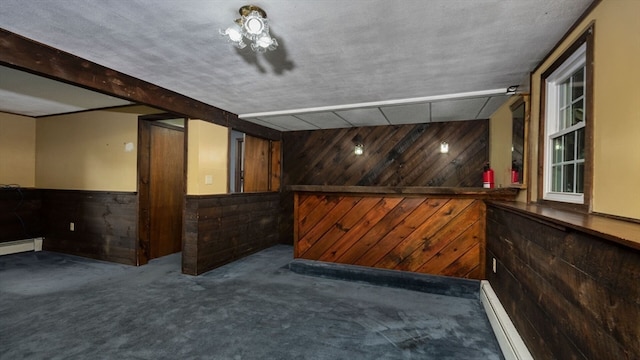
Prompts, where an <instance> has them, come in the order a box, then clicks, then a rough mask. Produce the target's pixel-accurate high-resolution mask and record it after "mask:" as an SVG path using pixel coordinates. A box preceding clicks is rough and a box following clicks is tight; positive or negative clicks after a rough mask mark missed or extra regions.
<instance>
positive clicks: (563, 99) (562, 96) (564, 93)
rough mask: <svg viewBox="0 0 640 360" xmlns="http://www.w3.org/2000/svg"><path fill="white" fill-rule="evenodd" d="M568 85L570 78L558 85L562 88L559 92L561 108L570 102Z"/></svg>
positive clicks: (559, 105)
mask: <svg viewBox="0 0 640 360" xmlns="http://www.w3.org/2000/svg"><path fill="white" fill-rule="evenodd" d="M568 85H569V82H568V80H567V81H565V82H563V83H561V84H560V85H558V89H559V90H560V91H559V92H558V107H560V108H563V107H566V106H567V104H569V101H568V100H569V96H568V95H569V94H567V88H568Z"/></svg>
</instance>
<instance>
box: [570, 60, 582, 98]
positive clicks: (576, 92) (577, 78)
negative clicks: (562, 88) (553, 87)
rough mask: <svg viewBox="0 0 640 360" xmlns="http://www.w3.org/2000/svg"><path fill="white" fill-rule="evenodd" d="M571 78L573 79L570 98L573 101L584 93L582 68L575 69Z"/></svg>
mask: <svg viewBox="0 0 640 360" xmlns="http://www.w3.org/2000/svg"><path fill="white" fill-rule="evenodd" d="M571 78H572V80H573V81H572V85H573V86H572V88H571V90H572V91H571V93H572V94H571V100H574V101H575V100H576V99H577V98H579V97H580V96H582V95H584V68H580V70H578V71H576V72H575V74H573V76H572V77H571Z"/></svg>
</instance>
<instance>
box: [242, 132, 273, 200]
mask: <svg viewBox="0 0 640 360" xmlns="http://www.w3.org/2000/svg"><path fill="white" fill-rule="evenodd" d="M244 151H245V153H244V191H245V192H256V191H269V159H270V157H271V155H270V153H269V140H266V139H260V138H257V137H253V136H249V135H247V136H246V137H245V147H244Z"/></svg>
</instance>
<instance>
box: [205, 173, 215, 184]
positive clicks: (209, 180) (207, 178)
mask: <svg viewBox="0 0 640 360" xmlns="http://www.w3.org/2000/svg"><path fill="white" fill-rule="evenodd" d="M204 184H205V185H211V184H213V175H205V176H204Z"/></svg>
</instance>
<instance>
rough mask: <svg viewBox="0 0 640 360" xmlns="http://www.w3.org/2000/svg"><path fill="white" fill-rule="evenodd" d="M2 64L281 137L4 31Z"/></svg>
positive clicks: (0, 43)
mask: <svg viewBox="0 0 640 360" xmlns="http://www.w3.org/2000/svg"><path fill="white" fill-rule="evenodd" d="M0 64H3V65H6V66H10V67H13V68H16V69H19V70H24V71H28V72H30V73H33V74H37V75H41V76H45V77H48V78H50V79H54V80H58V81H62V82H65V83H68V84H71V85H76V86H79V87H82V88H85V89H89V90H93V91H97V92H101V93H103V94H107V95H111V96H116V97H119V98H121V99H125V100H129V101H133V102H136V103H140V104H145V105H149V106H152V107H155V108H158V109H161V110H165V111H168V112H173V113H178V114H183V115H184V116H186V117H190V118H195V119H202V120H205V121H208V122H212V123H215V124H218V125H222V126H226V127H233V128H235V129H238V130H240V131H244V132H246V133H250V134H255V135H257V136H262V137H265V138H268V139H273V140H279V139H280V137H281V133H280V131H277V130H274V129H271V128H267V127H264V126H261V125H258V124H254V123H251V122H248V121H245V120H241V119H239V118H238V116H237V115H236V114H233V113H230V112H227V111H224V110H222V109H219V108H217V107H215V106H211V105H208V104H205V103H203V102H201V101H198V100H195V99H192V98H190V97H187V96H184V95H181V94H179V93H176V92H174V91H171V90H168V89H165V88H162V87H159V86H157V85H153V84H151V83H148V82H146V81H143V80H140V79H137V78H134V77H132V76H129V75H126V74H123V73H121V72H118V71H115V70H112V69H109V68H107V67H104V66H102V65H98V64H96V63H93V62H91V61H88V60H85V59H82V58H80V57H78V56H75V55H72V54H69V53H67V52H64V51H61V50H58V49H55V48H52V47H50V46H47V45H44V44H42V43H39V42H36V41H33V40H30V39H27V38H25V37H23V36H20V35H17V34H14V33H12V32H9V31H7V30H4V29H0Z"/></svg>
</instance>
